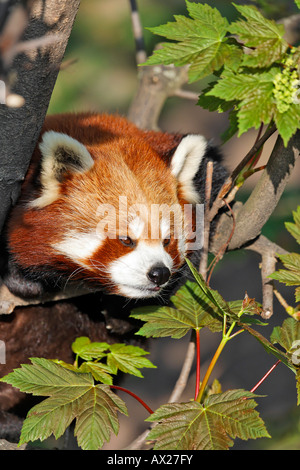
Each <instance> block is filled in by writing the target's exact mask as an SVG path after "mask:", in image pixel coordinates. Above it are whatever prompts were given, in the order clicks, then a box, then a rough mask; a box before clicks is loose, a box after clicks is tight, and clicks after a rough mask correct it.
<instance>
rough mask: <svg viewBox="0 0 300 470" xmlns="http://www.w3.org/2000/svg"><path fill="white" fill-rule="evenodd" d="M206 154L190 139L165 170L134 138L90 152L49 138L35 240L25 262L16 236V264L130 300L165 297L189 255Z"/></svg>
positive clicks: (31, 211) (32, 229) (30, 217)
mask: <svg viewBox="0 0 300 470" xmlns="http://www.w3.org/2000/svg"><path fill="white" fill-rule="evenodd" d="M205 148H206V142H205V140H204V139H203V138H202V137H201V136H187V137H185V138H183V140H182V141H181V143H180V144H179V146H178V147H177V149H176V150H175V153H174V155H173V157H172V159H171V162H170V163H167V162H165V161H163V159H162V158H160V157H159V156H158V154H157V153H156V152H155V151H154V150H153V149H152V148H151V147H150V146H149V145H148V144H146V143H145V142H141V141H140V140H138V139H135V138H132V137H131V138H124V139H119V140H118V141H116V142H114V145H112V144H111V143H109V142H108V143H105V142H104V143H102V144H101V145H99V144H97V145H83V143H81V142H79V141H77V140H76V139H74V138H71V137H70V136H68V135H65V134H62V133H58V132H54V131H48V132H46V133H45V134H44V135H43V136H42V139H41V143H40V151H41V154H42V168H41V176H40V179H41V188H40V189H39V192H38V193H36V194H35V195H34V199H33V200H31V201H30V202H29V204H28V205H27V209H26V211H25V215H24V220H25V219H26V220H25V222H26V221H27V227H26V223H25V224H24V227H23V228H22V230H23V232H24V233H23V239H24V238H26V237H27V238H29V237H30V234H31V236H32V241H31V243H27V245H26V250H27V253H26V256H23V258H22V253H21V251H22V250H23V251H24V242H23V244H22V243H19V244H18V242H17V241H16V240H17V237H15V239H14V234H13V231H12V235H11V244H12V245H14V251H15V257H16V259H17V260H18V255H19V260H21V261H22V260H23V261H22V262H23V266H24V267H30V263H31V262H32V263H33V264H35V265H36V266H45V265H48V266H52V267H53V266H54V267H55V269H56V270H59V271H61V272H63V273H64V274H65V276H66V278H67V279H80V280H83V281H85V282H87V283H90V282H92V283H93V284H95V283H100V284H101V285H102V286H105V287H106V288H107V290H108V291H109V292H111V293H116V294H119V295H123V296H125V297H128V298H140V297H144V298H145V297H153V296H157V295H159V293H160V291H161V290H162V289H163V288H164V287H166V286H167V285H168V284H169V283H170V282H172V275H173V274H174V273H175V272H176V271H177V270H178V269H179V268H180V267H181V266H182V264H183V263H184V259H185V256H186V254H187V249H188V242H189V236H190V232H191V226H190V222H191V220H190V219H191V218H192V215H191V210H190V208H188V210H187V211H186V210H185V207H186V205H190V206H192V205H193V206H194V205H195V203H198V202H199V200H198V195H197V193H196V191H195V188H194V186H193V178H194V176H195V173H196V172H197V170H198V168H199V165H200V161H201V158H202V157H203V154H204V152H205ZM18 230H19V232H18V238H19V239H20V237H22V234H21V233H20V230H21V229H20V228H18ZM26 230H27V232H26ZM41 240H42V241H43V246H42V248H41V246H40V245H41ZM38 243H39V246H38ZM30 249H31V250H32V253H30ZM28 250H29V251H28ZM25 258H26V261H24V260H25ZM26 265H27V266H26Z"/></svg>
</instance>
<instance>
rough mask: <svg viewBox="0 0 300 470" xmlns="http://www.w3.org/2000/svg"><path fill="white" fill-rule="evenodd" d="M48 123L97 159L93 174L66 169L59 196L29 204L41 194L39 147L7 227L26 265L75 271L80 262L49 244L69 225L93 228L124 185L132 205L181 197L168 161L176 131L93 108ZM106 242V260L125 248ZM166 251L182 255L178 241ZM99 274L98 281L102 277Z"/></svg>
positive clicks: (175, 200) (102, 258) (102, 252)
mask: <svg viewBox="0 0 300 470" xmlns="http://www.w3.org/2000/svg"><path fill="white" fill-rule="evenodd" d="M48 130H54V131H57V132H60V133H64V134H67V135H69V136H71V137H73V138H75V139H77V140H78V141H80V142H81V143H82V144H84V145H86V147H87V149H88V151H89V152H90V154H91V156H92V157H93V159H94V160H95V165H94V167H93V168H92V169H91V170H90V172H89V176H85V177H83V176H82V175H81V174H73V175H71V176H69V177H66V179H65V181H64V183H63V184H62V186H61V196H62V197H61V198H59V199H58V200H57V201H55V202H53V203H52V204H50V205H48V206H46V207H44V208H42V209H35V208H29V207H28V206H26V203H27V202H28V201H30V200H33V199H35V198H36V197H38V196H39V195H40V189H39V187H38V186H37V184H36V181H35V180H36V176H37V169H38V166H39V161H40V151H39V148H38V146H37V147H36V149H35V151H34V154H33V159H32V163H31V166H30V168H29V170H28V173H27V176H26V179H25V182H24V184H23V188H22V197H21V200H20V204H18V205H17V206H16V207H15V208H14V210H13V212H12V214H11V217H10V220H9V227H8V237H9V246H10V249H11V251H12V253H13V256H14V258H15V261H16V262H17V264H19V265H21V266H22V267H23V268H26V267H28V268H30V267H32V266H34V267H35V269H37V271H38V268H39V267H40V268H41V269H42V268H44V267H45V266H47V267H49V269H53V268H54V269H55V270H58V271H66V272H68V273H71V272H74V271H75V270H76V267H77V265H76V264H75V263H73V262H72V261H71V260H70V259H68V258H67V257H64V256H63V255H61V254H59V253H57V252H55V251H54V250H53V248H52V246H51V244H53V243H57V242H59V241H61V240H62V239H63V237H64V235H65V233H66V232H67V231H68V230H72V229H74V228H76V229H77V230H82V231H88V230H93V229H96V227H97V223H98V221H99V220H98V218H97V216H96V214H97V208H98V206H99V204H101V203H106V204H111V205H113V206H114V207H116V206H117V204H118V196H119V195H121V194H124V193H125V195H126V196H127V198H128V205H129V206H130V205H131V204H136V203H145V202H146V203H147V204H152V203H154V204H155V203H156V204H168V205H172V204H174V203H175V204H176V203H178V201H179V200H180V203H181V204H183V203H184V201H183V200H182V199H181V197H180V187H178V186H179V185H178V183H177V181H176V180H175V178H174V177H173V176H172V175H171V172H170V171H169V169H168V163H169V158H170V154H171V153H172V150H173V149H174V148H175V147H176V146H177V145H178V143H179V140H180V138H179V136H177V135H170V134H164V133H158V132H147V131H142V130H139V129H137V128H136V127H135V126H134V125H133V124H131V123H129V122H128V121H127V120H126V119H124V118H122V117H116V116H110V115H97V114H90V113H82V114H79V115H78V114H74V115H70V114H66V115H64V114H61V115H57V116H49V117H47V118H46V121H45V124H44V126H43V130H42V133H44V132H45V131H48ZM97 163H98V164H97ZM124 184H125V191H124ZM83 195H84V203H82V200H83ZM65 202H67V204H66V203H65ZM116 208H117V207H116ZM106 248H107V247H106V243H104V245H103V247H102V248H101V249H100V250H99V253H98V254H97V259H98V260H99V262H101V263H103V264H104V265H107V263H108V261H111V260H112V259H113V257H115V258H117V257H119V256H120V255H122V254H123V253H124V247H122V245H121V244H120V243H115V244H113V243H110V246H109V250H107V249H106ZM167 251H169V252H170V254H171V256H172V257H173V259H175V260H176V258H178V253H177V249H176V246H175V244H174V243H173V244H172V243H171V244H170V246H169V247H168V248H167ZM97 273H98V274H99V271H97ZM81 275H82V273H81ZM102 277H103V276H102V275H101V277H99V281H100V282H101V281H105V279H104V278H103V279H101V278H102Z"/></svg>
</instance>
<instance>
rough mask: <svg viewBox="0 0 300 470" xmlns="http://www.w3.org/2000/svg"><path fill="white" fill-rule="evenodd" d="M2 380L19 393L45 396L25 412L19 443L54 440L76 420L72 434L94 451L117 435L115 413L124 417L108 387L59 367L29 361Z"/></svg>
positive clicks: (120, 404)
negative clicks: (51, 438) (51, 437)
mask: <svg viewBox="0 0 300 470" xmlns="http://www.w3.org/2000/svg"><path fill="white" fill-rule="evenodd" d="M31 362H32V364H23V365H22V366H21V367H20V368H19V369H16V370H14V371H13V372H11V373H10V374H8V375H7V376H6V377H4V378H3V379H1V380H2V381H5V382H7V383H9V384H11V385H13V386H14V387H17V388H19V389H20V390H21V391H22V392H27V393H32V394H33V395H39V396H48V397H49V398H47V399H46V400H44V401H42V402H41V403H39V404H37V405H36V406H34V407H33V408H32V409H31V410H30V411H29V413H28V415H27V417H26V419H25V421H24V423H23V427H22V432H21V437H20V444H22V443H25V442H29V441H34V440H37V439H40V440H44V439H46V438H47V437H49V436H50V435H51V434H54V436H55V438H56V439H57V438H58V437H60V436H61V435H62V434H63V433H64V432H65V430H66V428H67V427H68V426H69V425H70V424H71V422H72V421H73V420H74V419H75V420H76V425H75V435H76V436H77V440H78V444H79V446H80V447H81V448H82V449H84V450H85V449H89V450H96V449H99V448H101V447H102V446H103V444H104V442H105V441H108V440H109V438H110V435H111V432H114V433H115V434H117V433H118V429H119V423H118V417H117V413H118V412H121V413H123V414H127V409H126V406H125V403H124V402H123V400H121V399H120V398H119V397H118V396H117V395H116V394H115V393H113V392H112V391H111V390H110V388H109V386H108V385H102V384H98V385H95V383H94V380H93V377H92V375H91V374H85V373H81V372H76V371H73V370H69V369H66V368H64V367H62V366H61V365H60V364H56V363H55V362H53V361H51V360H48V359H42V358H32V359H31Z"/></svg>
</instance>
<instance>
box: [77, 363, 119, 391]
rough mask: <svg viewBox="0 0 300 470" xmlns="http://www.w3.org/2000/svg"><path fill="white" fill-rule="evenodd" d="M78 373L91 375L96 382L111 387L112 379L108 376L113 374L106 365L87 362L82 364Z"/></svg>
mask: <svg viewBox="0 0 300 470" xmlns="http://www.w3.org/2000/svg"><path fill="white" fill-rule="evenodd" d="M78 371H79V372H84V373H86V374H88V373H91V374H92V376H93V377H94V379H95V380H96V381H97V382H101V383H103V384H107V385H112V383H113V379H112V377H111V375H110V374H113V373H114V372H113V371H112V370H111V368H110V367H109V366H108V365H107V364H102V363H100V362H89V361H88V362H83V363H82V364H81V366H80V367H79V369H78Z"/></svg>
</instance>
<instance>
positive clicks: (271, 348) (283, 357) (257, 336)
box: [238, 322, 295, 372]
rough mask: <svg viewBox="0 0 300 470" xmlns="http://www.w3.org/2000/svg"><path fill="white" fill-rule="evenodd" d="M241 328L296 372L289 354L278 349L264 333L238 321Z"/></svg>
mask: <svg viewBox="0 0 300 470" xmlns="http://www.w3.org/2000/svg"><path fill="white" fill-rule="evenodd" d="M238 324H239V326H240V327H241V328H243V329H244V330H245V331H247V332H248V333H250V335H251V336H253V337H254V338H255V339H256V340H257V341H258V342H259V343H260V344H261V345H262V346H263V347H264V349H265V350H266V351H267V352H268V353H269V354H272V355H273V356H275V357H276V358H277V359H279V360H280V361H281V362H282V363H283V364H285V365H286V366H287V367H288V368H289V369H291V370H292V371H293V372H295V367H294V365H293V364H291V363H290V361H289V360H288V357H287V355H286V354H285V353H284V352H282V351H280V350H279V349H277V348H276V347H275V346H274V345H273V344H272V343H271V342H270V341H268V340H267V339H266V338H265V337H264V336H263V335H261V334H260V333H259V332H258V331H256V330H254V329H253V328H251V327H250V326H249V325H248V324H246V323H243V322H239V323H238Z"/></svg>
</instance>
